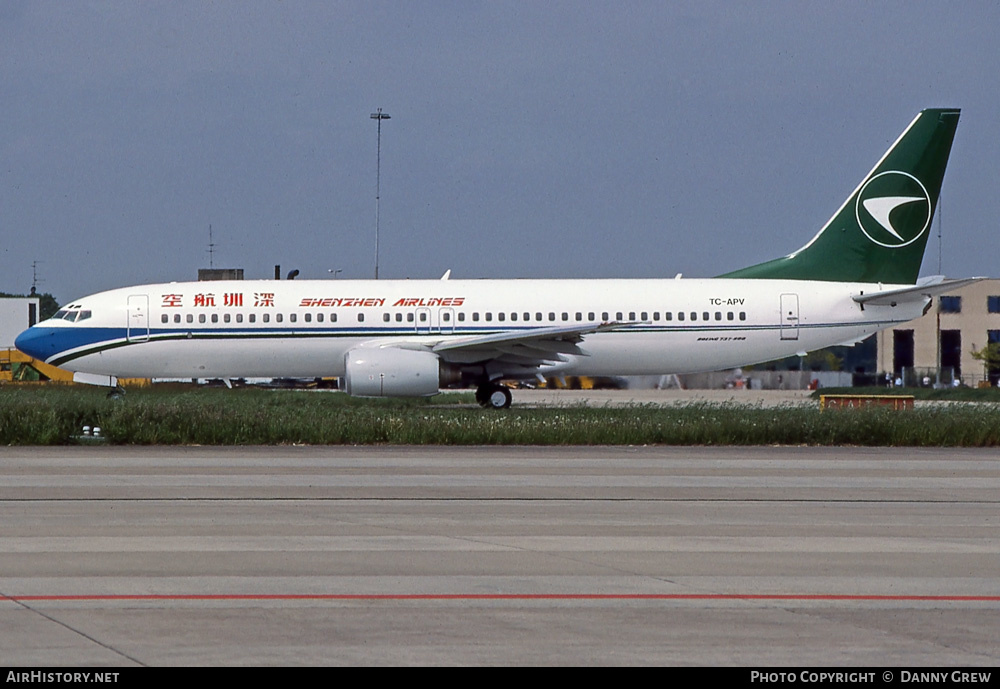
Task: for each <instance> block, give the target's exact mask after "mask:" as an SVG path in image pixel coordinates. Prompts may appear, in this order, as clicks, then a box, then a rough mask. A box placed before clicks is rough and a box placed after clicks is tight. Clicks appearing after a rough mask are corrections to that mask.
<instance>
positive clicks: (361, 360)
mask: <svg viewBox="0 0 1000 689" xmlns="http://www.w3.org/2000/svg"><path fill="white" fill-rule="evenodd" d="M344 358H345V362H344V363H345V368H346V374H345V375H344V390H345V391H346V392H347V394H349V395H352V396H355V397H429V396H430V395H436V394H437V393H438V389H439V388H440V385H441V379H442V377H443V376H442V365H441V360H440V359H439V358H438V357H437V355H436V354H433V353H431V352H420V351H414V350H412V349H399V348H397V347H359V348H357V349H352V350H351V351H349V352H348V353H347V354H346V356H345V357H344Z"/></svg>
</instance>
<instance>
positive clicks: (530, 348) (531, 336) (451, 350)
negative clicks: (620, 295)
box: [431, 323, 627, 368]
mask: <svg viewBox="0 0 1000 689" xmlns="http://www.w3.org/2000/svg"><path fill="white" fill-rule="evenodd" d="M624 325H627V324H625V323H588V324H585V325H583V324H581V325H572V326H557V327H552V328H529V329H527V330H517V331H513V332H509V331H508V332H502V333H494V334H491V335H475V336H472V337H460V338H454V339H448V340H443V341H441V342H439V343H438V344H436V345H434V346H433V347H431V351H433V352H434V353H435V354H437V355H438V356H440V357H441V358H442V359H444V360H445V361H450V362H453V363H458V364H472V363H480V362H486V361H490V362H495V363H497V364H508V365H514V366H518V367H526V368H532V367H538V366H545V365H551V364H559V363H562V362H566V361H568V359H567V358H566V356H564V355H569V356H588V354H587V352H586V351H585V350H583V349H581V348H580V347H579V346H578V345H579V343H580V342H581V341H582V340H583V336H584V335H588V334H590V333H596V332H604V331H608V330H615V329H616V328H620V327H622V326H624Z"/></svg>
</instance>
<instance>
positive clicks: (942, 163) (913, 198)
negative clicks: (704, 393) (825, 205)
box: [719, 108, 959, 284]
mask: <svg viewBox="0 0 1000 689" xmlns="http://www.w3.org/2000/svg"><path fill="white" fill-rule="evenodd" d="M958 116H959V110H957V109H954V108H938V109H933V110H924V111H922V112H921V113H920V114H919V115H917V117H916V119H914V120H913V122H911V123H910V126H909V127H907V128H906V131H904V132H903V133H902V134H901V135H900V137H899V138H898V139H896V142H895V143H894V144H893V145H892V147H891V148H890V149H889V151H888V152H887V153H886V154H885V155H884V156H882V159H881V160H880V161H878V163H877V164H876V165H875V167H874V168H873V169H872V171H871V172H869V173H868V175H867V176H866V177H865V178H864V180H862V182H861V184H860V185H858V188H857V189H855V190H854V193H852V194H851V195H850V196H849V197H847V200H846V201H844V204H843V205H842V206H841V207H840V209H839V210H838V211H837V212H836V213H834V215H833V217H832V218H831V219H830V221H829V222H827V223H826V225H824V226H823V229H822V230H820V231H819V233H818V234H817V235H816V236H815V237H813V239H812V241H810V242H809V243H808V244H806V245H805V246H804V247H802V248H801V249H799V250H798V251H796V252H795V253H792V254H789V255H788V256H783V257H782V258H776V259H774V260H772V261H767V262H765V263H760V264H758V265H755V266H750V267H749V268H743V269H741V270H736V271H733V272H731V273H726V274H725V275H720V276H719V277H724V278H776V279H787V280H829V281H833V282H883V283H891V284H914V283H915V282H916V280H917V275H918V274H919V272H920V263H921V261H922V260H923V257H924V247H926V246H927V238H928V236H929V235H930V226H931V219H932V218H933V217H934V210H935V209H936V208H937V202H938V194H939V193H940V192H941V182H942V181H943V180H944V171H945V167H946V166H947V164H948V155H949V153H950V152H951V143H952V141H953V140H954V138H955V129H956V127H957V126H958Z"/></svg>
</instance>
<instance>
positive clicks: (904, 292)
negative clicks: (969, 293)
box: [851, 275, 986, 306]
mask: <svg viewBox="0 0 1000 689" xmlns="http://www.w3.org/2000/svg"><path fill="white" fill-rule="evenodd" d="M985 279H986V278H965V279H962V280H946V279H945V278H944V277H942V276H940V275H935V276H933V277H931V278H927V279H926V280H922V281H921V282H920V283H919V284H916V285H914V286H913V287H903V288H901V289H889V290H882V291H880V292H868V293H865V294H856V295H854V296H853V297H851V298H852V299H854V301H856V302H858V303H859V304H861V305H862V306H864V305H865V304H871V305H873V306H895V305H896V304H905V303H907V302H913V301H921V300H923V299H926V298H927V297H933V296H936V295H938V294H944V293H945V292H951V291H954V290H956V289H958V288H959V287H965V286H966V285H971V284H972V283H973V282H979V281H980V280H985Z"/></svg>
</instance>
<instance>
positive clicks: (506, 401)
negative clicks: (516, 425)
mask: <svg viewBox="0 0 1000 689" xmlns="http://www.w3.org/2000/svg"><path fill="white" fill-rule="evenodd" d="M476 401H478V402H479V404H480V406H482V407H486V408H487V409H507V408H509V407H510V402H511V394H510V388H508V387H507V386H506V385H500V384H499V383H490V384H488V385H481V386H480V387H479V388H478V389H477V390H476Z"/></svg>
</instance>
